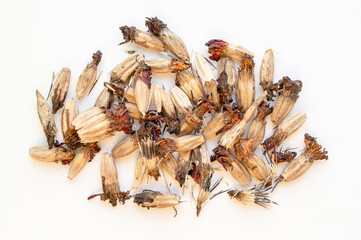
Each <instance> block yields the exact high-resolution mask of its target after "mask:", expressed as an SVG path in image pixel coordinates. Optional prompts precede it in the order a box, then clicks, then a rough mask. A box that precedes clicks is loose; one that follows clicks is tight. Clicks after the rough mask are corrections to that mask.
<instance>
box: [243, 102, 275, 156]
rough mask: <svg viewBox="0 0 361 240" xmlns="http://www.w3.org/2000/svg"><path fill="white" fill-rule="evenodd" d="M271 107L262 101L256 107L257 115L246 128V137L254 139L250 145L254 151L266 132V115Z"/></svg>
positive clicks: (270, 110)
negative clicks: (247, 128)
mask: <svg viewBox="0 0 361 240" xmlns="http://www.w3.org/2000/svg"><path fill="white" fill-rule="evenodd" d="M272 111H273V107H270V106H269V104H268V105H267V104H266V102H262V103H261V105H259V107H258V109H257V115H256V117H255V118H254V119H253V121H252V123H251V126H250V127H249V130H248V135H247V138H249V139H252V138H253V139H254V142H253V145H252V151H254V150H255V149H256V148H257V147H258V146H259V144H260V143H261V142H262V140H263V138H264V135H265V132H266V120H265V119H266V117H267V116H268V115H269V114H271V113H272Z"/></svg>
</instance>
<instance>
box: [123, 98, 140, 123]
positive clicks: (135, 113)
mask: <svg viewBox="0 0 361 240" xmlns="http://www.w3.org/2000/svg"><path fill="white" fill-rule="evenodd" d="M124 104H125V107H126V108H127V110H128V113H129V115H130V116H131V117H132V118H134V119H136V120H141V119H143V115H142V113H141V112H139V110H138V107H137V105H136V104H134V103H130V102H126V103H124Z"/></svg>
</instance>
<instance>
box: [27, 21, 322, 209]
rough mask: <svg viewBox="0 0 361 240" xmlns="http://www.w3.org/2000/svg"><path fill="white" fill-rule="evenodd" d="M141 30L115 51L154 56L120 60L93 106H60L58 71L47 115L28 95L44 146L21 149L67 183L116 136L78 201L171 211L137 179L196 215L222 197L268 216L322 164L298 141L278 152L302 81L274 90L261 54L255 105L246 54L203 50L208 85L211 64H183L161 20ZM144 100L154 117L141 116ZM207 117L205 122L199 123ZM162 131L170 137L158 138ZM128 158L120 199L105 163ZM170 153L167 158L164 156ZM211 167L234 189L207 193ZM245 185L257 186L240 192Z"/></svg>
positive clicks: (268, 59) (225, 46)
mask: <svg viewBox="0 0 361 240" xmlns="http://www.w3.org/2000/svg"><path fill="white" fill-rule="evenodd" d="M146 26H147V27H148V30H149V31H148V32H145V31H142V30H139V29H137V28H135V27H128V26H123V27H120V30H121V31H122V33H123V36H124V40H125V41H124V42H123V43H122V44H125V43H127V42H133V43H135V44H138V45H140V46H142V47H144V48H147V49H149V50H154V51H158V52H161V53H163V55H164V57H162V58H155V59H151V60H145V59H144V55H143V54H142V53H141V52H140V51H129V54H130V55H129V57H128V58H127V59H125V60H124V61H123V62H122V63H120V64H119V65H118V66H116V67H115V68H114V69H113V70H112V72H111V76H110V81H109V82H106V83H105V84H104V90H103V91H102V92H101V93H100V95H99V97H98V98H97V99H96V102H95V105H94V107H92V108H90V109H87V110H85V111H83V112H81V113H79V110H78V107H77V103H76V101H74V100H72V99H67V100H66V101H65V99H66V95H67V92H68V87H69V83H70V75H71V72H70V69H68V68H63V69H62V70H61V71H60V73H59V74H58V75H57V77H56V79H55V82H54V83H53V84H52V88H51V92H50V96H49V97H50V99H51V102H52V109H51V108H50V107H49V105H48V102H47V100H45V98H44V97H43V96H42V95H41V94H40V93H39V92H38V91H36V96H37V106H38V114H39V118H40V121H41V124H42V126H43V129H44V133H45V135H46V139H47V142H48V146H37V147H32V148H30V156H31V157H32V158H34V159H36V160H39V161H43V162H59V161H60V162H62V163H63V164H64V165H67V164H70V169H69V175H68V177H69V178H70V179H73V178H74V177H76V176H77V174H78V173H79V172H80V171H81V170H82V169H83V167H84V166H85V164H86V163H87V162H89V161H90V160H92V159H93V158H94V156H95V155H96V154H97V153H98V152H99V151H100V150H101V149H100V147H99V146H98V142H100V141H102V140H104V139H106V138H108V137H111V136H113V135H114V133H115V132H117V131H123V132H124V133H125V134H127V135H126V137H125V138H124V139H122V140H120V141H119V142H118V143H117V144H116V145H115V146H114V148H113V150H112V152H111V153H104V154H103V157H102V162H101V180H102V187H103V193H101V194H95V195H92V196H90V197H89V198H88V199H92V198H94V197H97V196H100V198H101V200H103V201H105V200H109V202H110V203H111V204H112V205H113V206H116V205H117V202H118V201H119V202H122V203H124V202H125V201H126V200H128V199H131V198H133V199H134V202H135V203H137V204H138V205H141V206H142V207H147V208H153V207H154V208H164V207H174V206H176V205H178V204H179V203H180V202H181V201H180V200H181V196H178V195H176V194H173V193H171V192H169V193H168V192H160V191H153V190H143V191H140V190H139V189H140V188H141V187H142V184H143V183H144V182H145V181H146V180H147V179H148V181H149V179H154V180H155V181H158V179H159V178H160V177H166V176H164V174H165V173H166V174H167V175H169V176H170V177H171V178H173V179H174V180H175V181H177V182H178V183H179V186H180V187H181V188H185V187H186V188H188V189H194V191H196V190H198V197H197V201H196V210H197V215H199V213H200V211H201V208H202V206H203V205H204V204H205V203H206V202H207V201H208V200H210V199H212V198H213V197H214V196H217V195H218V194H222V193H228V195H229V196H230V197H231V198H235V199H237V200H239V201H241V202H242V203H243V204H252V203H255V204H258V205H260V206H263V207H268V206H269V205H271V204H273V203H274V202H273V201H271V200H270V199H269V194H270V193H271V192H272V191H273V190H274V189H275V187H276V186H277V185H278V184H279V183H281V182H288V181H292V180H294V179H296V178H298V177H300V176H301V175H302V174H303V173H305V172H306V171H307V170H308V169H309V167H310V166H311V165H312V163H313V162H314V161H315V160H324V159H327V158H328V157H327V151H326V150H325V149H322V146H321V145H319V144H318V143H317V141H316V139H315V138H314V137H311V136H310V135H309V134H307V133H306V134H305V141H304V143H305V147H304V149H303V150H302V153H301V154H300V155H299V156H297V153H296V152H292V151H291V150H290V149H283V150H282V146H281V144H282V143H283V142H284V141H285V140H286V139H287V137H288V136H290V135H291V134H292V133H294V132H295V131H297V129H299V128H300V127H301V125H302V124H303V123H304V122H305V120H306V114H305V113H303V112H299V113H295V114H293V115H290V116H289V113H290V112H291V110H292V108H293V106H294V104H295V103H296V101H297V98H298V95H299V93H300V92H301V89H302V82H301V81H299V80H291V79H290V78H289V77H283V78H282V79H281V80H279V81H278V82H276V83H274V81H273V75H274V74H273V72H274V61H273V51H272V50H271V49H270V50H267V51H266V52H265V54H264V57H263V62H262V65H261V71H260V85H261V86H262V88H263V92H262V93H261V94H260V95H259V96H258V97H257V98H256V97H255V75H254V67H255V64H254V61H253V58H254V55H253V53H252V52H250V51H249V50H247V49H246V48H244V47H241V46H238V45H234V44H231V43H228V42H225V41H223V40H210V41H209V42H207V43H206V46H207V47H208V52H209V53H210V54H211V56H210V57H209V59H211V60H213V61H215V62H217V64H218V65H217V71H218V77H215V76H214V74H213V69H212V66H213V64H212V63H211V61H210V60H208V59H206V58H205V57H204V56H202V55H201V54H200V53H197V52H193V54H192V56H191V58H190V57H189V54H188V51H187V49H186V47H185V45H184V43H183V42H182V40H181V39H180V38H179V37H178V35H176V34H175V33H174V32H172V31H171V30H170V29H169V28H168V27H167V25H166V24H164V23H163V22H162V21H161V20H159V19H157V18H147V19H146ZM101 58H102V53H101V52H100V51H97V52H96V53H94V54H93V61H92V62H91V63H89V64H88V65H87V66H86V68H85V69H84V71H83V73H82V74H81V75H80V77H79V79H78V83H77V88H76V97H77V99H78V100H81V99H82V98H83V97H84V96H86V95H88V94H89V92H90V91H91V90H92V88H93V87H94V85H95V84H96V82H97V72H98V69H97V66H98V64H99V62H100V61H101ZM237 66H238V69H237V68H236V67H237ZM157 73H177V75H176V79H173V80H175V84H174V87H173V88H172V89H171V90H170V91H169V93H167V91H165V90H164V88H162V87H161V86H160V85H157V84H152V74H157ZM172 76H174V75H172ZM152 101H153V103H154V106H155V109H150V106H151V103H152ZM272 106H273V107H272ZM62 108H63V110H62V117H61V130H62V133H63V142H62V143H59V142H58V141H57V140H56V139H55V135H56V132H57V128H56V125H55V121H54V116H53V114H55V113H56V112H57V111H59V110H60V109H62ZM207 115H208V116H209V115H210V116H212V117H211V119H210V120H209V121H208V122H207V121H206V120H205V119H206V116H207ZM268 115H270V117H271V120H272V122H273V124H274V125H275V128H274V132H273V135H272V136H271V137H269V138H267V139H264V136H265V128H266V121H265V119H266V117H267V116H268ZM249 125H250V126H249ZM248 126H249V130H248V132H247V134H245V131H246V129H247V127H248ZM164 131H168V132H169V134H170V136H171V138H166V137H164ZM217 136H220V140H219V142H218V146H217V147H216V148H214V149H213V153H209V152H208V147H207V145H206V142H207V140H209V139H212V138H215V137H217ZM257 148H261V149H262V151H263V156H260V155H258V154H256V153H255V152H254V151H255V150H256V149H257ZM137 149H139V156H138V158H137V161H136V162H135V163H134V164H135V165H136V168H135V174H134V175H135V176H134V184H133V186H132V187H131V189H129V191H126V192H122V191H121V190H120V187H119V183H118V173H117V168H116V165H115V160H116V159H119V158H123V157H126V156H128V155H129V154H131V153H132V152H134V151H136V150H137ZM176 152H178V154H177V155H178V158H177V159H176V158H175V156H174V155H173V154H174V153H176ZM216 162H218V163H216ZM283 162H286V164H287V166H286V167H285V169H284V170H283V171H282V172H281V173H279V172H278V167H277V166H278V164H280V163H283ZM216 165H218V167H219V166H222V169H224V170H225V171H224V172H223V173H222V174H230V175H231V176H232V177H233V179H234V181H235V182H237V185H239V186H241V187H242V188H243V189H242V190H241V189H219V191H216V192H215V191H214V190H215V189H216V188H217V186H218V184H219V183H220V181H221V180H222V179H221V178H220V179H214V180H212V176H213V173H214V169H215V166H216ZM253 180H255V181H257V183H256V184H255V185H253V186H249V185H250V184H251V182H252V181H253ZM167 187H168V185H167Z"/></svg>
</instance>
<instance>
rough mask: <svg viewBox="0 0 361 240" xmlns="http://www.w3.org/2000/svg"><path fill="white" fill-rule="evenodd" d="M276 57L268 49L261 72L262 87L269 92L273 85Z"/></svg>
mask: <svg viewBox="0 0 361 240" xmlns="http://www.w3.org/2000/svg"><path fill="white" fill-rule="evenodd" d="M273 75H274V57H273V50H272V49H268V50H267V51H266V52H265V53H264V55H263V60H262V65H261V70H260V83H259V84H260V85H261V86H262V88H263V90H267V89H268V88H269V87H270V86H271V85H272V84H273Z"/></svg>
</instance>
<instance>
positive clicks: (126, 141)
mask: <svg viewBox="0 0 361 240" xmlns="http://www.w3.org/2000/svg"><path fill="white" fill-rule="evenodd" d="M136 150H138V140H137V138H136V136H134V135H127V136H126V137H125V138H123V139H122V140H120V141H119V142H118V143H117V144H116V145H115V146H114V147H113V149H112V155H113V157H114V158H115V159H117V160H118V159H120V158H123V157H126V156H128V155H129V154H131V153H133V152H134V151H136Z"/></svg>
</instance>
